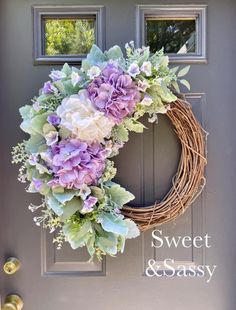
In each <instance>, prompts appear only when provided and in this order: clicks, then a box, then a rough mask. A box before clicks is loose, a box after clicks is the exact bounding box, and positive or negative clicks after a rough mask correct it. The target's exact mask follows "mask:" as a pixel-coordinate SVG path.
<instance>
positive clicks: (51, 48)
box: [45, 19, 95, 55]
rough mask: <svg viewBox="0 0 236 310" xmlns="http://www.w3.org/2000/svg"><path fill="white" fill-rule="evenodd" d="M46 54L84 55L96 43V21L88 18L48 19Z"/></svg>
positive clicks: (46, 26) (46, 25) (46, 24)
mask: <svg viewBox="0 0 236 310" xmlns="http://www.w3.org/2000/svg"><path fill="white" fill-rule="evenodd" d="M45 37H46V55H65V54H70V55H84V54H87V53H88V51H89V50H90V48H91V47H92V45H93V44H94V43H95V30H94V21H93V20H87V19H77V20H75V19H47V20H46V23H45Z"/></svg>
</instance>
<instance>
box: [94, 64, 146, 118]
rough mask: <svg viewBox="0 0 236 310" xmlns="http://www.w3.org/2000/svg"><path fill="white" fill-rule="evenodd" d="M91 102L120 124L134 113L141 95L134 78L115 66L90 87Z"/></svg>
mask: <svg viewBox="0 0 236 310" xmlns="http://www.w3.org/2000/svg"><path fill="white" fill-rule="evenodd" d="M88 93H89V97H90V100H91V101H92V102H93V104H94V105H95V106H96V107H97V108H98V110H100V111H103V112H104V113H105V114H106V115H107V116H108V117H110V118H112V119H113V121H114V122H115V123H116V124H119V123H120V122H121V121H122V119H123V118H124V117H126V116H127V115H131V114H132V113H133V112H134V109H135V105H136V104H137V102H138V101H139V100H140V93H139V91H138V89H137V87H136V85H135V83H134V82H133V80H132V78H131V77H130V76H129V75H128V74H125V73H124V72H123V71H122V70H121V69H120V68H117V66H116V65H115V64H108V66H107V67H106V68H105V69H104V70H103V71H102V72H101V74H100V76H99V77H97V78H95V79H94V80H93V82H92V83H91V84H90V85H89V86H88Z"/></svg>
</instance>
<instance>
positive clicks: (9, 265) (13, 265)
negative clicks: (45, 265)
mask: <svg viewBox="0 0 236 310" xmlns="http://www.w3.org/2000/svg"><path fill="white" fill-rule="evenodd" d="M20 265H21V264H20V261H19V259H17V258H15V257H9V258H8V259H7V260H6V262H5V264H4V266H3V270H4V272H5V273H6V274H14V273H16V272H17V271H18V270H19V269H20Z"/></svg>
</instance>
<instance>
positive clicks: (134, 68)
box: [128, 62, 140, 78]
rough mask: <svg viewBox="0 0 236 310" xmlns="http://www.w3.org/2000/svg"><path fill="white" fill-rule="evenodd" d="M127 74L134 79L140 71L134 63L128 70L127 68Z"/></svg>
mask: <svg viewBox="0 0 236 310" xmlns="http://www.w3.org/2000/svg"><path fill="white" fill-rule="evenodd" d="M128 73H129V75H131V76H132V77H134V78H135V77H136V75H138V74H139V73H140V69H139V66H138V65H137V64H136V63H135V62H134V63H132V64H131V65H130V66H129V68H128Z"/></svg>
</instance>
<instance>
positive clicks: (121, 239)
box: [118, 236, 126, 253]
mask: <svg viewBox="0 0 236 310" xmlns="http://www.w3.org/2000/svg"><path fill="white" fill-rule="evenodd" d="M125 240H126V238H125V237H123V236H119V245H118V246H119V250H120V251H121V253H124V250H125Z"/></svg>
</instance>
